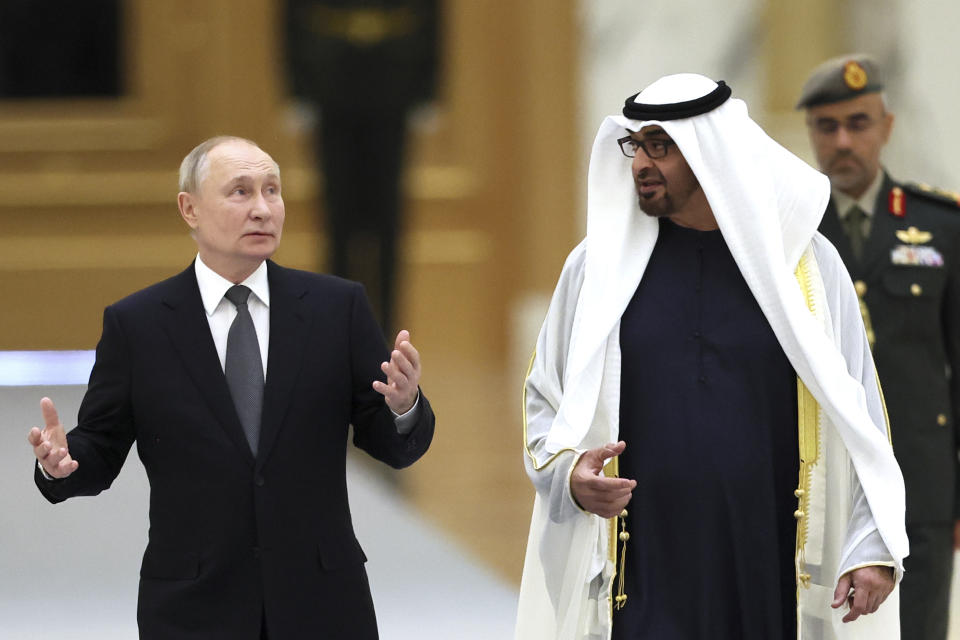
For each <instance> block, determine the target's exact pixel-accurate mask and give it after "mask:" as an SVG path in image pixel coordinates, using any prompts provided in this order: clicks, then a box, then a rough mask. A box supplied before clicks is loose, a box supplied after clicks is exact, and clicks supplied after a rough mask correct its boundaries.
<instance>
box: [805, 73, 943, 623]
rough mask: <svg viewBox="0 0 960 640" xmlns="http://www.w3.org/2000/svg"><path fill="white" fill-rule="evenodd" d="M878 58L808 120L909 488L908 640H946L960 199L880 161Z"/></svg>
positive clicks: (819, 83) (809, 89) (827, 86)
mask: <svg viewBox="0 0 960 640" xmlns="http://www.w3.org/2000/svg"><path fill="white" fill-rule="evenodd" d="M884 87H885V82H884V76H883V72H882V70H881V68H880V65H879V64H878V63H877V61H876V60H875V59H873V58H872V57H870V56H868V55H865V54H848V55H843V56H840V57H837V58H832V59H830V60H827V61H826V62H824V63H823V64H821V65H820V66H818V67H817V68H816V69H814V71H813V72H812V73H811V74H810V77H809V78H808V79H807V81H806V83H805V84H804V85H803V89H802V91H801V94H800V99H799V101H798V103H797V108H798V109H803V110H804V111H805V113H806V123H807V130H808V132H809V134H810V144H811V146H812V147H813V151H814V154H815V155H816V159H817V164H818V165H819V166H820V169H821V170H822V171H823V172H824V173H826V174H827V176H829V177H830V183H831V189H832V196H831V198H830V205H829V207H828V209H827V212H826V215H825V216H824V218H823V221H822V222H821V224H820V231H821V232H822V233H823V234H824V235H825V236H827V238H829V239H830V241H831V242H832V243H833V244H834V246H836V247H837V250H838V251H839V252H840V256H841V257H842V258H843V261H844V263H845V264H846V266H847V269H848V270H849V271H850V275H851V277H852V278H853V279H854V284H855V288H856V290H857V294H858V296H859V297H860V304H861V312H862V313H863V316H864V324H865V325H866V326H867V327H868V338H869V339H870V340H871V342H872V343H873V354H874V359H875V361H876V365H877V373H878V375H879V376H880V382H881V384H882V385H883V390H884V395H885V396H886V402H887V409H888V411H889V414H890V431H891V435H892V437H893V449H894V453H895V454H896V457H897V460H898V462H899V463H900V468H901V469H902V470H903V477H904V482H905V484H906V489H907V516H906V517H907V534H908V536H909V539H910V556H909V557H908V558H907V560H906V563H905V568H906V573H905V574H904V579H903V583H902V586H901V592H900V610H901V616H900V623H901V627H902V630H903V637H904V638H916V639H917V640H944V638H946V637H947V619H948V615H947V614H948V606H949V595H950V576H951V573H952V569H953V562H952V558H953V551H954V548H955V547H957V546H960V521H957V517H958V515H960V506H958V505H960V492H958V491H957V489H956V487H957V483H958V481H960V475H958V469H957V467H958V462H957V435H956V433H957V425H958V422H957V412H958V411H960V376H956V377H953V378H952V379H951V375H950V372H951V371H956V372H960V329H958V327H960V194H956V193H953V194H949V193H945V192H940V191H937V190H935V189H933V188H931V187H929V186H920V185H917V184H915V183H902V182H898V181H897V180H895V179H894V178H893V177H891V176H890V174H889V173H887V171H886V170H885V169H884V167H883V166H882V164H881V161H880V157H881V153H882V151H883V148H884V147H885V146H886V144H887V141H888V140H889V139H890V134H891V133H892V131H893V124H894V117H893V114H892V113H891V112H890V111H889V109H888V107H887V105H886V100H885V98H884V95H883V91H884Z"/></svg>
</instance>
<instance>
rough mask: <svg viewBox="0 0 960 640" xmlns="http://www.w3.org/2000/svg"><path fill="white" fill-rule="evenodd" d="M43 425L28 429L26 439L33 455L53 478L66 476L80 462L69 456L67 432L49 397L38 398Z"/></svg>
mask: <svg viewBox="0 0 960 640" xmlns="http://www.w3.org/2000/svg"><path fill="white" fill-rule="evenodd" d="M40 411H41V412H42V413H43V421H44V423H45V426H44V427H43V429H42V430H41V429H40V428H39V427H33V428H32V429H30V433H28V434H27V441H28V442H29V443H30V444H31V445H33V455H35V456H37V460H39V461H40V464H41V465H43V470H44V471H46V472H47V475H49V476H51V477H53V478H66V477H67V476H68V475H70V474H71V473H73V472H74V471H76V470H77V467H79V466H80V464H79V463H78V462H77V461H76V460H74V459H73V458H71V457H70V452H69V451H68V450H67V434H66V432H65V431H64V429H63V425H62V424H60V417H59V416H58V415H57V409H56V408H55V407H54V406H53V401H52V400H50V398H43V399H41V400H40Z"/></svg>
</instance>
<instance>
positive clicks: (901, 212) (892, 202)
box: [887, 187, 907, 218]
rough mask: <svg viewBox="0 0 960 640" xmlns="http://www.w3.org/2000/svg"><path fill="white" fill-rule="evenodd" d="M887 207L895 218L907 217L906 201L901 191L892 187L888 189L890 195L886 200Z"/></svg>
mask: <svg viewBox="0 0 960 640" xmlns="http://www.w3.org/2000/svg"><path fill="white" fill-rule="evenodd" d="M887 206H888V208H889V209H890V213H891V214H893V216H894V217H896V218H902V217H903V216H905V215H907V205H906V200H905V199H904V197H903V189H901V188H900V187H894V188H893V189H890V195H889V196H888V198H887Z"/></svg>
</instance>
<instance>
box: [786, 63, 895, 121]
mask: <svg viewBox="0 0 960 640" xmlns="http://www.w3.org/2000/svg"><path fill="white" fill-rule="evenodd" d="M877 91H883V74H882V73H881V72H880V65H878V64H877V61H876V60H874V59H873V58H871V57H870V56H868V55H866V54H864V53H852V54H849V55H845V56H839V57H837V58H831V59H830V60H827V61H826V62H824V63H823V64H821V65H820V66H818V67H817V68H816V69H814V70H813V73H811V74H810V77H809V78H807V82H806V83H805V84H804V85H803V90H802V91H801V92H800V99H799V100H797V106H796V108H797V109H805V108H807V107H815V106H817V105H820V104H830V103H831V102H841V101H843V100H850V99H851V98H856V97H857V96H859V95H863V94H865V93H876V92H877Z"/></svg>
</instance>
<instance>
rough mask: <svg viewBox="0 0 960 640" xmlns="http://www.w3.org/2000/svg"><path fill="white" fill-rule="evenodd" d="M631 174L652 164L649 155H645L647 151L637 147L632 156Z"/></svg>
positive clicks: (637, 172)
mask: <svg viewBox="0 0 960 640" xmlns="http://www.w3.org/2000/svg"><path fill="white" fill-rule="evenodd" d="M632 166H633V175H638V174H639V173H640V172H641V171H642V170H643V169H646V168H648V167H652V166H653V160H651V159H650V156H648V155H647V152H646V151H644V150H643V149H637V153H636V154H635V155H634V156H633V165H632Z"/></svg>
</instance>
